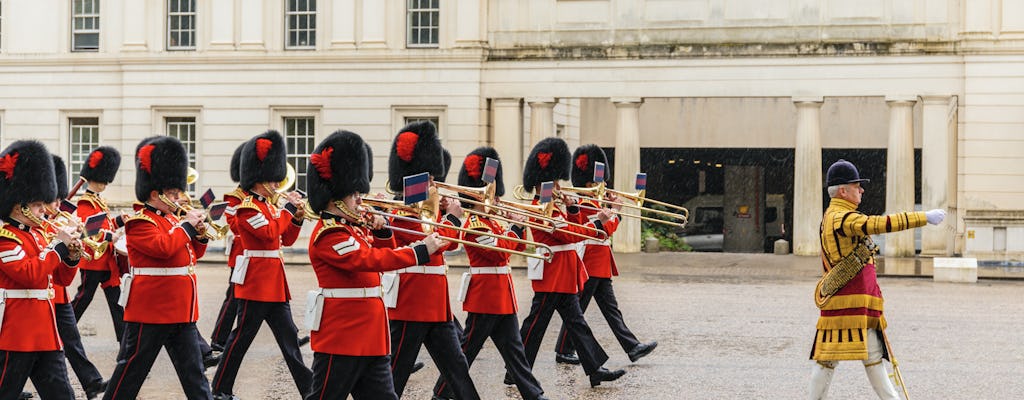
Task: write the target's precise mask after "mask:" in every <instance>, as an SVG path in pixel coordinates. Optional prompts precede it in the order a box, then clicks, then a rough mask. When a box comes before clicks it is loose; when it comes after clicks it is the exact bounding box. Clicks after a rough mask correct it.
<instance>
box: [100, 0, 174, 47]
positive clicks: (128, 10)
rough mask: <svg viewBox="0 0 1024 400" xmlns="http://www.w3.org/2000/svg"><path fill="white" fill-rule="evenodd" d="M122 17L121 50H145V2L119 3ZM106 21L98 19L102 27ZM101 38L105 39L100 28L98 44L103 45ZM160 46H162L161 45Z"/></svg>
mask: <svg viewBox="0 0 1024 400" xmlns="http://www.w3.org/2000/svg"><path fill="white" fill-rule="evenodd" d="M121 6H122V7H124V8H123V9H122V11H123V12H124V13H123V17H124V19H123V20H122V21H123V23H124V29H123V33H122V35H123V36H122V40H121V51H122V52H125V53H128V52H136V51H146V50H147V46H146V21H147V18H146V2H143V1H125V2H123V3H122V4H121ZM104 23H108V22H107V21H102V20H101V21H100V26H101V27H102V26H103V24H104ZM103 39H105V35H104V31H103V30H100V46H104V43H103ZM161 48H163V47H162V46H161Z"/></svg>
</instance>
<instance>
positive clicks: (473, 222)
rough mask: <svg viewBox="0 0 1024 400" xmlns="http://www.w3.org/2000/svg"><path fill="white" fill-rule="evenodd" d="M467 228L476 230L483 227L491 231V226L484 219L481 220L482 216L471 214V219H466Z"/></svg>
mask: <svg viewBox="0 0 1024 400" xmlns="http://www.w3.org/2000/svg"><path fill="white" fill-rule="evenodd" d="M466 229H471V230H474V231H475V230H481V229H482V230H485V231H490V230H491V227H489V226H487V224H485V223H484V221H481V220H480V217H478V216H476V215H470V216H469V221H466Z"/></svg>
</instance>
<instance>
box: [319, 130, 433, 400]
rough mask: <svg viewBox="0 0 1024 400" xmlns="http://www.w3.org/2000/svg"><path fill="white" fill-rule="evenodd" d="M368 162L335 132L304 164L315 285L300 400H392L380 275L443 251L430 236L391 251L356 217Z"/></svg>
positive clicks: (376, 230) (389, 240) (383, 237)
mask: <svg viewBox="0 0 1024 400" xmlns="http://www.w3.org/2000/svg"><path fill="white" fill-rule="evenodd" d="M368 157H369V155H368V154H367V153H366V150H365V147H364V142H363V139H362V138H360V137H359V135H357V134H355V133H352V132H347V131H339V132H335V133H333V134H331V136H329V137H328V138H327V139H325V140H324V141H323V142H321V143H320V145H318V146H317V147H316V150H314V152H313V154H311V155H310V158H309V168H308V169H307V171H309V177H308V179H309V181H308V182H309V205H310V207H311V208H312V209H313V210H314V211H316V212H319V213H320V222H319V223H317V225H316V227H315V228H314V229H313V234H312V237H311V240H310V242H309V258H310V262H311V263H312V264H313V270H314V271H315V272H316V277H317V281H318V282H319V285H320V287H319V288H317V290H314V291H311V292H310V293H309V301H308V302H307V305H306V307H307V309H306V325H307V327H308V328H310V330H311V334H312V343H311V347H312V348H313V352H314V353H313V388H312V390H311V391H310V392H309V393H308V394H307V395H306V399H307V400H319V399H339V400H340V399H346V398H348V396H349V394H351V395H352V397H353V398H355V399H357V400H359V399H398V395H397V394H396V393H395V389H394V386H393V383H392V378H391V359H390V357H389V356H388V355H389V354H390V352H391V342H390V336H389V332H388V313H387V311H386V309H385V307H384V302H383V300H382V299H381V286H380V273H381V272H385V271H392V270H396V269H401V268H406V267H409V266H412V265H417V264H424V263H426V262H427V261H428V260H429V259H430V254H431V253H433V252H436V251H439V250H440V249H441V248H442V247H445V246H446V245H447V242H444V241H443V240H440V239H439V238H438V236H437V235H436V234H434V235H431V236H428V237H426V238H424V239H423V240H422V241H421V242H419V243H414V244H413V245H411V246H407V247H402V248H398V249H395V248H394V247H395V242H394V237H393V236H392V234H391V231H390V230H389V229H387V227H386V226H385V221H384V219H383V218H382V217H380V216H375V217H374V218H373V219H372V220H367V219H366V218H364V217H362V216H361V214H360V212H359V205H360V204H361V201H362V193H365V192H368V191H369V190H370V181H369V168H368V166H369V163H368V161H367V160H368Z"/></svg>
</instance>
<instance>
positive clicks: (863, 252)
mask: <svg viewBox="0 0 1024 400" xmlns="http://www.w3.org/2000/svg"><path fill="white" fill-rule="evenodd" d="M877 249H878V248H877V246H875V244H874V242H872V241H871V237H870V236H864V237H863V239H861V241H860V242H858V243H857V245H856V246H854V248H853V251H852V252H850V254H847V255H846V256H845V257H843V258H841V259H840V260H839V262H837V263H836V264H835V265H833V266H832V268H831V269H829V271H828V272H827V273H826V274H825V276H823V277H821V280H819V281H818V285H817V287H816V288H815V290H814V302H815V304H816V305H817V306H818V308H822V307H824V306H825V303H827V302H828V301H829V299H831V298H832V296H834V295H835V294H836V293H837V292H839V291H840V290H842V288H843V287H844V286H846V284H847V283H849V282H850V280H852V279H853V278H854V277H855V276H857V274H859V273H860V271H861V270H862V269H864V265H865V264H867V263H869V262H871V257H872V256H873V255H874V254H875V253H876V252H877ZM822 259H823V260H825V261H827V259H825V256H824V251H823V252H822Z"/></svg>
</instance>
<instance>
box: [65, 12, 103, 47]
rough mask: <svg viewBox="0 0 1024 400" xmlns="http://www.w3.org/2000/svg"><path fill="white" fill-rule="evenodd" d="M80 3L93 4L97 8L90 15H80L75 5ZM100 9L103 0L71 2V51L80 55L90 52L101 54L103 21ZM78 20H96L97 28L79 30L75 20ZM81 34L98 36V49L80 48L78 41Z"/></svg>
mask: <svg viewBox="0 0 1024 400" xmlns="http://www.w3.org/2000/svg"><path fill="white" fill-rule="evenodd" d="M78 1H83V2H91V3H92V4H93V5H94V6H95V9H94V10H93V12H92V13H89V14H85V13H83V14H78V13H76V12H75V3H76V2H78ZM83 8H84V3H83ZM100 8H101V0H71V10H70V11H71V12H70V14H71V51H72V52H76V53H78V52H81V53H90V52H92V53H95V52H99V51H100V45H101V43H100V39H102V38H101V37H100V33H101V31H100V29H101V28H100V27H101V20H100V19H101V12H100ZM77 18H83V19H84V18H95V19H96V27H95V28H94V29H78V28H77V27H76V26H75V20H76V19H77ZM79 34H95V35H96V47H95V48H93V47H79V44H78V40H77V39H78V35H79Z"/></svg>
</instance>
